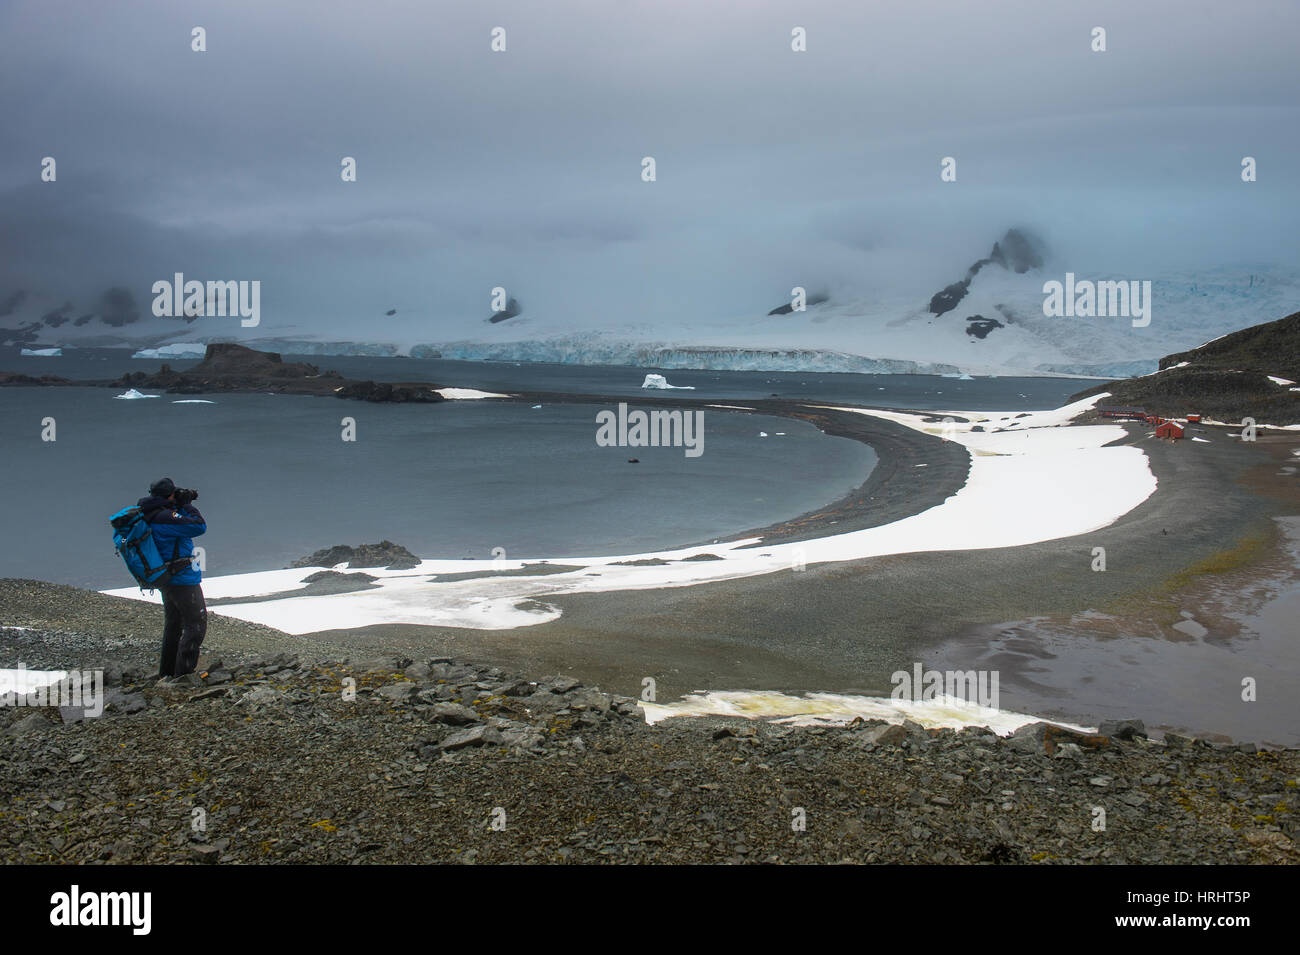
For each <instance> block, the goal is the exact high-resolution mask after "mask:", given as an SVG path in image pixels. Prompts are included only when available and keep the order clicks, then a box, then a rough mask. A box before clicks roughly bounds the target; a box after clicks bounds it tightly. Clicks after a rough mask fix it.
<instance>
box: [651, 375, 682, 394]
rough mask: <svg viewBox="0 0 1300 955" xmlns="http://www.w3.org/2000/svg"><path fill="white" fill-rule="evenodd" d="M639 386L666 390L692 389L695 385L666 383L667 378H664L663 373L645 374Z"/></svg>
mask: <svg viewBox="0 0 1300 955" xmlns="http://www.w3.org/2000/svg"><path fill="white" fill-rule="evenodd" d="M641 387H642V388H658V389H659V390H660V391H668V390H670V389H672V390H676V391H694V390H695V386H694V385H670V384H668V379H667V378H665V377H664V376H663V375H646V376H645V381H643V382H641Z"/></svg>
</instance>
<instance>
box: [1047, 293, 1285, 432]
mask: <svg viewBox="0 0 1300 955" xmlns="http://www.w3.org/2000/svg"><path fill="white" fill-rule="evenodd" d="M1184 363H1186V365H1185V366H1184V367H1177V366H1179V365H1183V364H1184ZM1270 375H1272V376H1273V377H1275V378H1283V379H1288V380H1290V381H1294V382H1300V312H1296V313H1294V314H1292V315H1288V316H1287V317H1286V318H1280V319H1278V320H1277V321H1275V322H1266V323H1265V324H1263V325H1253V326H1251V327H1250V328H1244V329H1242V330H1241V331H1239V332H1233V333H1232V334H1231V335H1225V336H1223V337H1222V338H1217V339H1215V340H1214V341H1212V342H1207V343H1206V344H1204V345H1201V346H1200V347H1199V348H1193V349H1191V350H1189V351H1182V352H1177V353H1175V354H1172V355H1166V356H1165V357H1164V358H1162V359H1160V371H1158V372H1156V373H1155V374H1152V375H1145V376H1143V377H1141V378H1130V379H1126V380H1123V381H1116V382H1110V383H1108V384H1104V385H1098V386H1096V387H1094V388H1089V389H1088V390H1086V391H1081V392H1079V393H1078V394H1077V395H1074V396H1073V397H1072V398H1071V400H1072V401H1073V400H1077V399H1079V398H1085V397H1088V396H1090V395H1094V394H1097V393H1098V392H1101V391H1108V392H1110V393H1111V395H1112V396H1113V398H1112V399H1110V401H1108V403H1111V402H1113V403H1115V404H1123V405H1138V406H1141V407H1143V408H1145V409H1146V410H1147V411H1150V412H1154V413H1155V414H1158V415H1164V416H1168V417H1181V416H1184V415H1187V414H1188V413H1193V414H1202V415H1204V416H1206V417H1207V418H1214V419H1217V420H1220V421H1231V422H1234V423H1235V422H1237V421H1240V420H1241V419H1242V418H1245V417H1250V418H1254V419H1255V421H1256V422H1258V423H1259V424H1279V425H1284V424H1296V423H1300V391H1292V390H1291V388H1292V387H1296V386H1291V385H1278V384H1277V383H1276V382H1274V381H1271V380H1270V378H1269V376H1270Z"/></svg>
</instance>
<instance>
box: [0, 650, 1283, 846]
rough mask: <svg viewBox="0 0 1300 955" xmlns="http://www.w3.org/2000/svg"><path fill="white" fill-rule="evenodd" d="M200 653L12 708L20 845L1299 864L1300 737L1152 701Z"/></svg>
mask: <svg viewBox="0 0 1300 955" xmlns="http://www.w3.org/2000/svg"><path fill="white" fill-rule="evenodd" d="M10 632H11V633H12V632H14V631H13V630H12V628H10ZM19 634H20V636H21V637H22V638H23V639H24V640H26V641H31V644H30V645H32V646H35V645H36V644H37V643H39V644H40V645H41V646H51V645H53V646H58V645H59V641H60V639H62V640H63V641H64V642H65V644H68V643H75V642H76V640H77V637H78V635H75V634H66V633H65V634H59V633H39V632H36V631H32V630H27V631H19ZM201 671H202V672H203V674H205V675H203V676H200V675H198V674H193V675H191V676H190V677H188V678H182V679H181V680H179V681H161V682H160V681H157V680H155V679H152V678H150V677H148V676H147V675H146V674H145V673H144V672H140V671H139V670H136V671H133V670H132V669H130V668H129V667H128V668H120V667H117V666H116V665H114V664H113V663H111V662H109V663H108V664H107V665H106V669H105V680H106V683H107V684H108V685H107V686H106V688H105V693H106V699H107V707H106V709H105V712H104V714H103V715H102V716H100V717H98V718H84V713H83V712H82V711H81V710H80V709H78V708H77V707H63V708H59V707H52V706H50V707H43V708H42V707H26V706H23V707H19V706H13V705H6V706H0V861H3V862H6V863H46V862H72V863H104V862H110V863H143V862H159V863H166V862H206V863H256V862H275V863H283V862H289V863H353V862H359V863H372V862H373V863H394V862H398V863H416V862H463V863H468V862H484V863H504V862H546V863H559V862H656V863H658V862H733V863H739V862H770V863H779V862H805V863H807V862H841V861H848V862H925V863H1028V862H1053V863H1071V862H1081V863H1090V862H1091V863H1156V862H1162V863H1247V862H1250V863H1288V862H1290V863H1294V862H1297V861H1300V852H1298V851H1297V848H1296V843H1295V840H1296V838H1297V835H1300V825H1298V824H1297V821H1296V819H1295V816H1296V810H1297V808H1300V754H1298V753H1297V752H1295V751H1286V752H1254V751H1253V749H1254V747H1252V746H1249V745H1247V746H1228V745H1226V744H1218V745H1210V744H1206V743H1202V742H1198V741H1192V740H1185V739H1182V738H1179V737H1171V738H1169V739H1168V740H1167V741H1165V742H1154V741H1150V740H1147V739H1145V738H1144V737H1143V735H1142V726H1141V724H1140V723H1136V722H1129V721H1126V722H1123V723H1115V724H1111V725H1108V726H1106V727H1103V729H1104V730H1105V731H1106V732H1107V733H1108V734H1110V735H1096V736H1084V735H1080V734H1076V733H1072V732H1069V731H1065V730H1061V729H1059V728H1056V727H1049V726H1048V725H1047V724H1043V723H1038V724H1034V725H1032V726H1029V727H1025V728H1023V729H1022V730H1021V731H1020V732H1018V733H1017V734H1016V735H1015V736H1014V737H1010V738H1006V739H1003V738H1000V737H998V736H995V735H994V734H992V733H990V732H989V731H987V730H985V729H966V730H962V731H960V732H956V731H952V730H926V729H923V728H921V727H920V726H917V725H915V724H905V725H903V726H895V725H890V724H887V723H880V722H875V721H867V722H863V721H855V722H854V723H853V724H850V725H849V726H846V727H811V728H799V727H791V726H782V725H774V724H770V723H761V722H747V721H744V720H731V721H721V720H708V721H704V720H693V719H677V720H669V721H666V722H665V723H661V724H658V725H655V726H647V725H646V724H645V722H644V720H643V718H642V716H641V713H640V710H639V707H638V706H637V704H636V702H635V701H633V700H630V699H627V698H623V697H617V696H611V695H608V694H605V693H602V692H600V691H599V690H598V689H596V688H593V687H585V686H582V685H581V684H580V683H579V682H578V681H577V680H574V679H572V678H570V677H554V678H548V679H541V680H535V681H533V680H526V679H521V678H519V677H516V676H513V675H510V674H506V673H503V672H501V671H500V670H498V669H496V668H491V667H485V666H476V665H473V664H469V663H465V662H461V661H456V660H450V659H445V658H439V659H432V660H419V661H414V662H413V661H411V660H408V659H396V658H388V657H377V658H374V659H368V660H361V659H357V660H353V661H345V660H326V659H321V660H308V659H301V658H299V657H297V656H290V655H287V654H282V653H279V654H269V655H262V656H258V657H247V658H243V659H240V660H238V661H235V660H229V661H221V660H217V659H206V660H203V661H201ZM10 702H12V701H10ZM33 702H39V701H33ZM1103 821H1104V829H1101V828H1100V824H1101V823H1102V822H1103Z"/></svg>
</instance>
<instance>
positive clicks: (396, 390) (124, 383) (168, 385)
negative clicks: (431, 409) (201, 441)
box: [113, 342, 443, 403]
mask: <svg viewBox="0 0 1300 955" xmlns="http://www.w3.org/2000/svg"><path fill="white" fill-rule="evenodd" d="M113 384H116V385H119V386H121V387H126V388H160V389H163V390H165V391H167V392H168V393H170V394H190V395H194V394H204V393H207V392H214V391H216V392H219V391H271V392H275V393H279V394H313V395H334V396H335V397H338V398H355V399H358V400H361V401H391V402H420V403H434V402H438V401H442V400H443V397H442V395H440V394H438V392H437V391H436V390H435V388H436V386H435V385H433V384H430V383H427V382H383V381H381V382H376V381H368V380H367V381H353V380H349V379H346V378H343V377H342V376H341V375H340V374H339V373H338V372H337V371H332V370H327V371H322V370H321V369H320V368H318V367H317V366H316V365H313V364H310V363H308V362H286V361H285V360H284V359H283V358H281V357H280V354H279V353H278V352H269V351H258V350H257V349H254V348H249V347H247V346H246V345H239V344H235V343H233V342H216V343H212V344H209V345H208V346H207V348H206V350H205V351H204V355H203V361H201V362H200V363H199V364H197V365H195V366H194V367H193V368H190V369H187V370H186V371H176V370H174V369H173V368H172V367H171V366H170V365H163V366H162V368H160V369H159V370H158V371H157V372H156V373H154V374H147V373H145V372H140V371H138V372H133V373H132V372H128V373H127V374H125V375H123V376H122V377H121V378H120V379H118V380H117V381H116V382H113Z"/></svg>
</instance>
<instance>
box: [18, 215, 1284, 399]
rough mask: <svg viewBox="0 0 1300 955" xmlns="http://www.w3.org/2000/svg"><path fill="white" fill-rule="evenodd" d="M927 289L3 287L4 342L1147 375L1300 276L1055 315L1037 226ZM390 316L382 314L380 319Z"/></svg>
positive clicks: (1262, 269)
mask: <svg viewBox="0 0 1300 955" xmlns="http://www.w3.org/2000/svg"><path fill="white" fill-rule="evenodd" d="M954 272H955V274H954V275H953V279H954V281H953V282H952V283H951V284H949V285H946V286H944V287H942V288H936V289H934V290H933V291H932V292H930V293H924V292H918V291H917V289H915V288H908V289H893V290H891V289H878V290H873V291H872V292H870V293H863V292H861V291H853V290H847V289H846V290H839V291H837V290H835V289H830V290H829V292H828V293H826V294H827V297H826V299H825V300H822V301H819V299H821V298H822V294H820V293H821V290H820V289H809V290H808V294H807V301H808V302H809V303H813V302H817V304H808V305H807V306H806V307H805V308H803V309H802V310H801V309H799V308H794V307H791V305H790V303H780V302H773V303H771V304H772V305H773V306H776V307H774V308H772V309H771V311H770V312H769V311H768V310H767V309H764V310H761V311H758V312H757V313H748V314H734V315H700V314H690V313H689V312H688V310H687V308H683V309H682V310H681V311H680V312H679V313H677V314H673V315H670V316H666V317H665V318H664V319H663V320H662V321H656V322H653V323H648V322H633V321H628V322H620V320H619V319H618V316H617V312H616V310H615V311H614V312H613V314H610V315H606V316H602V317H601V318H600V320H599V321H596V320H592V319H587V320H580V319H576V318H568V317H565V313H564V312H563V311H562V310H560V309H559V307H558V306H557V307H555V308H553V309H552V310H550V311H547V306H546V305H545V303H540V304H538V303H534V302H533V301H532V300H522V304H520V302H519V301H515V300H511V306H512V307H511V308H510V309H508V312H509V313H510V314H506V312H499V313H494V314H485V312H486V310H485V311H484V312H481V313H478V314H474V315H467V316H460V317H458V316H447V315H442V314H436V313H435V312H434V310H433V309H432V308H430V309H429V310H426V311H424V312H421V311H418V310H417V311H412V310H409V309H406V310H402V312H400V313H398V314H394V311H395V310H393V309H389V308H387V307H386V305H385V303H377V304H376V310H375V314H374V315H364V316H357V317H356V319H355V321H354V322H352V323H351V325H350V327H351V328H354V329H355V332H354V333H351V334H340V333H338V332H334V333H323V332H321V331H320V330H319V326H318V325H316V324H315V323H313V322H310V321H294V320H292V318H286V317H283V316H280V315H275V314H269V315H268V316H267V317H266V319H265V320H264V321H262V322H261V323H260V324H259V325H258V326H257V327H250V328H245V327H241V325H240V322H239V320H238V319H232V318H229V317H224V318H218V317H200V318H194V317H181V318H157V317H154V316H153V315H152V314H151V312H150V308H149V300H148V299H144V298H143V296H140V297H139V298H141V299H143V302H144V304H142V305H139V304H136V299H133V298H132V296H130V295H129V294H127V293H124V291H123V290H121V289H114V290H110V291H109V292H108V293H105V295H104V297H103V299H102V300H101V301H99V302H97V303H92V304H89V305H87V306H85V307H84V310H83V307H82V306H79V305H74V304H73V303H72V302H66V301H65V302H57V301H56V300H55V299H53V298H49V299H47V300H42V297H41V296H40V295H37V294H31V295H28V294H25V293H23V292H22V290H9V289H0V345H9V346H22V347H25V348H29V349H36V348H60V347H62V348H75V347H77V346H78V345H100V346H104V345H109V346H120V347H124V348H131V349H132V350H133V351H137V350H142V349H155V350H156V351H145V352H144V353H143V354H144V355H148V356H150V357H155V356H156V357H173V358H179V357H186V356H187V355H190V354H194V355H201V354H202V351H203V345H204V344H206V343H208V342H240V343H242V344H246V345H249V346H252V347H254V348H259V349H263V350H271V351H278V352H281V353H286V354H309V355H412V356H415V357H421V356H425V357H443V358H459V359H490V360H510V361H546V362H562V363H570V364H620V365H635V366H641V367H651V368H714V369H735V370H770V371H800V370H804V371H841V372H874V373H928V374H940V373H946V374H952V373H967V374H974V375H989V374H996V375H1011V374H1020V375H1051V374H1056V375H1096V376H1102V377H1127V376H1132V375H1140V374H1146V373H1149V372H1151V371H1153V370H1155V368H1156V363H1157V360H1158V359H1159V358H1160V356H1162V355H1167V354H1169V353H1171V352H1174V351H1178V350H1180V349H1187V348H1194V347H1196V346H1197V345H1200V344H1201V343H1203V342H1206V341H1209V340H1211V339H1213V338H1217V337H1219V336H1221V335H1224V334H1227V333H1229V332H1232V331H1236V330H1237V329H1241V328H1245V327H1247V326H1251V325H1256V324H1260V323H1262V322H1267V321H1272V320H1274V319H1277V318H1279V317H1281V316H1283V315H1287V314H1290V313H1291V312H1294V311H1295V310H1296V309H1297V307H1300V268H1281V267H1277V266H1264V265H1261V266H1259V267H1253V268H1252V267H1241V268H1235V267H1232V268H1230V267H1220V268H1215V269H1211V270H1206V269H1199V270H1188V271H1185V272H1167V273H1164V274H1159V275H1151V274H1138V275H1118V274H1097V273H1090V272H1086V271H1080V272H1078V273H1077V274H1074V273H1073V272H1071V275H1072V277H1073V278H1072V281H1073V282H1074V283H1076V284H1083V283H1086V282H1105V281H1137V282H1139V284H1141V283H1146V282H1149V283H1150V286H1149V289H1150V306H1151V313H1150V323H1149V324H1147V325H1145V326H1143V327H1136V326H1135V324H1134V321H1131V320H1130V319H1129V318H1128V317H1124V316H1116V317H1059V318H1057V317H1049V316H1048V315H1046V314H1044V300H1045V297H1046V296H1045V292H1044V283H1046V282H1051V281H1057V282H1064V281H1065V280H1066V275H1067V267H1066V265H1065V264H1063V263H1061V262H1054V261H1053V260H1052V257H1051V255H1050V254H1049V252H1048V251H1047V250H1046V249H1044V248H1043V246H1042V244H1041V242H1039V241H1038V240H1036V239H1034V238H1033V237H1032V236H1031V235H1030V234H1029V233H1027V232H1022V231H1020V230H1014V229H1013V230H1010V231H1008V232H1007V233H1006V234H1004V235H1003V236H1002V237H1001V238H1000V239H999V240H998V242H997V243H995V244H994V246H993V249H992V251H991V252H990V253H989V254H988V255H986V256H985V257H983V258H980V259H977V260H975V261H974V262H973V263H972V264H971V265H970V266H969V267H968V268H967V269H966V271H965V273H964V274H962V273H959V272H956V270H954ZM381 319H382V321H381Z"/></svg>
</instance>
